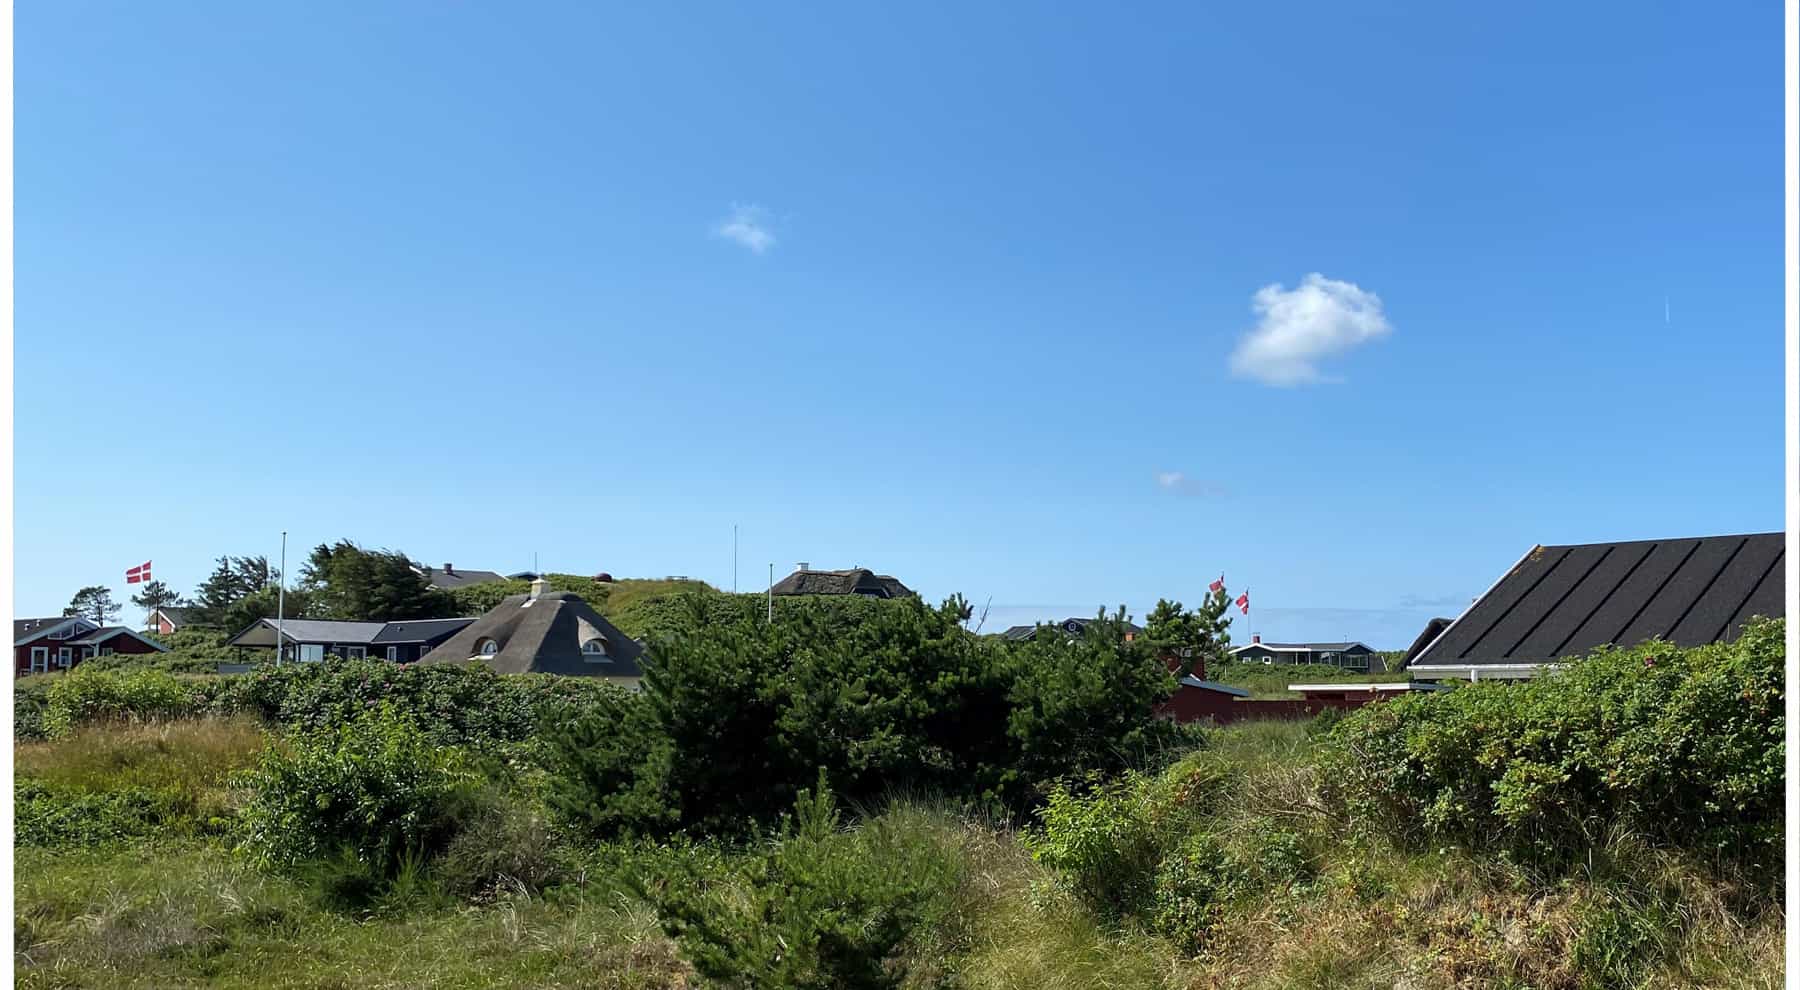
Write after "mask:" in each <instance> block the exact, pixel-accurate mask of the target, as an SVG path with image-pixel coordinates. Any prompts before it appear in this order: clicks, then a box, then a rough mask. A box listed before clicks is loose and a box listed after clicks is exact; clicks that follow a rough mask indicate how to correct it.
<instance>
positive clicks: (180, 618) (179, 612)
mask: <svg viewBox="0 0 1800 990" xmlns="http://www.w3.org/2000/svg"><path fill="white" fill-rule="evenodd" d="M199 611H200V610H199V609H197V608H195V607H193V606H192V605H164V606H163V607H162V608H159V609H157V610H156V614H157V615H160V616H162V617H163V618H165V619H168V620H169V624H170V625H171V626H174V627H175V628H177V629H179V628H181V627H182V626H187V625H192V624H193V623H194V618H195V614H196V613H197V612H199Z"/></svg>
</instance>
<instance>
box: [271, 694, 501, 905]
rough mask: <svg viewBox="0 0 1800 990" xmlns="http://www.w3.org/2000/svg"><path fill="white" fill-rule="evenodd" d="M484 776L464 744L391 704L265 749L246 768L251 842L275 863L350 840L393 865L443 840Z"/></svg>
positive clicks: (327, 851)
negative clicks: (434, 734) (449, 743)
mask: <svg viewBox="0 0 1800 990" xmlns="http://www.w3.org/2000/svg"><path fill="white" fill-rule="evenodd" d="M478 783H479V777H478V775H477V774H475V773H474V772H473V771H472V770H471V769H469V765H468V760H467V758H466V757H465V756H464V754H463V753H462V752H460V751H459V750H456V749H453V748H447V747H444V746H442V745H440V744H439V743H438V742H437V741H436V740H434V739H432V738H431V736H430V735H429V734H427V733H426V732H425V731H424V730H422V729H420V728H419V727H418V726H417V725H416V724H414V723H413V722H412V721H410V720H409V719H407V718H404V717H403V716H402V715H401V714H400V713H399V712H398V711H396V710H395V709H394V708H393V707H391V706H382V707H380V708H376V709H373V710H371V711H369V712H367V713H365V714H363V715H360V716H358V717H356V718H355V719H353V720H351V721H347V722H345V723H343V724H341V725H339V726H337V727H336V728H334V729H327V730H318V731H312V732H300V733H296V734H295V735H294V736H293V737H291V738H290V739H289V740H288V742H287V744H286V745H277V746H271V747H270V748H269V749H267V750H265V751H264V754H263V757H262V759H261V760H260V761H259V763H258V764H257V766H256V767H255V768H254V769H253V770H251V771H250V772H249V773H248V774H247V779H246V785H247V787H248V790H249V800H248V802H247V803H246V805H245V807H244V808H243V810H242V812H241V813H240V816H239V817H240V821H241V824H242V827H243V831H244V845H245V847H246V848H247V849H248V850H249V851H250V852H251V853H252V854H253V855H254V856H255V858H256V859H257V860H258V861H259V862H262V863H263V864H265V865H268V866H271V867H275V868H292V867H295V866H297V865H299V864H301V863H302V862H304V861H307V860H322V859H328V858H329V857H331V856H334V855H337V854H338V853H339V852H340V850H342V851H346V852H347V853H349V854H351V855H354V856H355V857H356V859H357V860H358V861H360V862H362V863H364V864H366V865H368V866H369V867H370V868H371V869H372V870H374V871H376V872H377V873H379V874H392V873H394V872H396V871H398V870H399V869H400V868H401V866H402V865H403V864H405V863H406V862H407V861H408V860H409V859H412V858H416V857H428V856H430V855H431V854H434V853H436V852H438V851H439V850H441V848H442V847H443V845H444V844H445V843H446V842H447V841H448V840H449V838H450V837H451V835H452V834H453V833H454V832H455V830H456V828H457V825H458V824H459V822H460V821H461V820H462V818H464V817H465V816H466V815H467V814H468V813H469V810H470V807H471V803H472V796H473V793H474V790H475V788H476V786H477V785H478Z"/></svg>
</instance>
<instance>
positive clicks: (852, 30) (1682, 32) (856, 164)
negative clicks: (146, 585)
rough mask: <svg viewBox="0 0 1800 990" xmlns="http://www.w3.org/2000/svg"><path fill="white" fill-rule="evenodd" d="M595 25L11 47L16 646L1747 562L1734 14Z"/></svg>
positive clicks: (1746, 371) (1760, 91) (1774, 130)
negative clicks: (212, 621) (597, 582)
mask: <svg viewBox="0 0 1800 990" xmlns="http://www.w3.org/2000/svg"><path fill="white" fill-rule="evenodd" d="M640 6H642V7H644V8H645V9H631V8H630V6H629V5H620V6H619V7H617V8H615V9H601V7H600V5H592V4H566V5H565V4H550V3H530V4H521V5H500V4H467V5H446V4H436V3H430V4H428V3H399V2H384V3H379V4H351V3H307V4H295V3H288V4H227V3H208V4H197V3H181V4H132V3H107V4H96V3H79V2H69V3H55V4H28V5H22V6H21V7H20V8H19V9H18V11H17V12H16V15H15V16H16V31H17V34H16V41H17V48H16V52H17V55H16V57H17V62H16V70H15V73H16V75H15V79H16V137H17V143H16V148H17V153H16V154H17V157H16V166H15V167H16V180H15V181H16V184H15V196H16V272H15V277H16V293H17V295H16V324H15V326H16V330H15V349H16V354H15V399H14V412H15V423H16V447H15V449H16V453H15V458H16V459H15V465H14V468H15V486H16V488H15V534H16V540H17V546H16V548H15V568H16V575H17V581H16V589H17V590H16V595H15V600H14V606H15V608H16V609H17V610H18V611H19V612H21V613H25V614H39V613H54V612H56V611H58V610H59V609H60V607H61V606H62V605H63V604H64V603H66V602H67V601H68V599H69V596H70V595H71V594H72V593H73V592H74V590H75V589H76V588H77V587H79V586H81V585H85V584H90V583H107V584H110V585H112V586H113V587H114V588H115V589H116V593H117V594H118V596H119V597H120V598H121V599H122V598H123V597H124V594H125V593H126V592H127V591H129V590H133V589H128V588H127V587H126V586H125V585H124V583H123V572H124V570H125V568H126V567H129V566H131V565H133V564H136V563H139V562H141V561H143V560H144V559H154V561H155V571H156V574H157V576H158V577H159V578H161V579H163V580H165V581H168V582H170V583H172V584H173V585H175V586H176V587H177V588H180V589H183V590H191V588H192V587H193V586H194V585H195V584H197V583H198V582H199V580H200V579H202V578H203V577H204V575H205V573H206V572H207V570H208V569H209V568H210V564H211V561H212V559H213V558H214V557H216V556H218V555H220V554H227V553H229V554H245V553H268V554H270V555H271V556H273V555H274V554H275V553H276V552H277V550H278V547H279V533H280V531H281V530H283V529H286V530H287V531H288V532H289V534H290V547H291V548H294V551H293V553H292V554H291V556H292V557H297V556H298V555H299V554H300V553H302V552H303V551H304V549H305V548H306V547H308V546H310V545H312V544H316V543H319V542H322V541H327V540H335V539H337V538H340V537H348V538H351V539H354V540H357V541H358V542H361V543H363V544H364V545H367V546H379V547H388V548H393V549H399V550H403V551H405V552H406V553H408V554H410V555H412V556H413V557H415V558H416V559H420V560H423V561H426V562H432V563H442V562H445V561H450V562H454V563H456V564H459V565H461V566H464V567H478V568H488V569H497V570H517V569H524V568H526V567H527V566H529V564H530V562H531V559H532V554H533V552H536V553H537V554H538V557H539V560H540V561H541V563H542V565H543V566H544V568H546V569H551V570H569V571H576V572H593V571H599V570H607V571H610V572H612V573H613V574H616V575H663V574H689V575H693V576H696V577H701V578H704V579H706V580H709V581H712V582H714V583H715V584H721V585H724V586H729V585H730V583H731V580H732V574H731V559H732V557H731V550H732V547H731V531H732V525H733V524H734V523H736V524H739V525H740V527H741V538H740V549H739V560H740V561H741V563H740V567H739V575H738V581H739V585H740V586H741V587H743V588H745V589H751V588H760V587H762V585H763V584H764V583H765V581H766V579H767V567H768V564H769V562H774V563H775V565H776V571H777V574H780V573H783V572H784V571H785V570H786V569H788V568H789V567H791V565H792V564H793V563H794V562H795V561H801V560H805V561H810V562H812V563H813V564H814V565H816V566H828V567H847V566H851V565H859V564H860V565H865V566H870V567H874V568H876V569H878V570H881V571H884V572H889V573H892V574H895V575H897V576H899V577H900V578H902V579H903V580H905V581H906V582H908V583H909V584H911V585H912V586H914V587H916V588H918V589H920V590H921V591H922V592H924V593H925V594H926V595H928V596H931V597H934V598H935V597H940V596H943V595H947V594H949V593H952V592H957V591H960V592H962V593H964V594H965V595H967V596H968V597H969V598H971V599H972V600H973V601H974V602H975V603H976V605H977V607H980V606H981V605H982V604H983V603H985V602H989V601H991V603H992V609H993V611H992V614H991V616H990V619H989V622H990V624H993V625H1004V624H1010V623H1012V622H1017V621H1028V620H1030V619H1034V618H1049V617H1060V616H1062V615H1066V614H1090V613H1092V612H1093V611H1094V610H1095V609H1096V608H1097V607H1099V606H1100V605H1101V604H1103V603H1104V604H1108V605H1117V604H1125V605H1127V606H1128V607H1129V608H1130V609H1131V610H1132V611H1133V612H1134V613H1136V614H1139V615H1141V614H1142V613H1143V612H1144V611H1146V610H1147V609H1148V607H1149V606H1150V605H1151V604H1153V603H1154V601H1155V600H1156V598H1157V597H1158V596H1170V597H1176V598H1181V599H1183V600H1186V601H1190V602H1191V601H1193V600H1194V599H1195V598H1197V597H1198V596H1199V594H1200V593H1201V592H1202V590H1203V588H1204V585H1205V584H1206V582H1207V581H1209V580H1210V579H1212V578H1213V577H1216V576H1217V575H1218V574H1219V573H1220V572H1224V573H1225V575H1226V577H1227V579H1228V582H1229V583H1230V585H1231V586H1232V587H1233V589H1234V590H1239V589H1242V588H1243V587H1246V586H1247V587H1249V588H1250V590H1251V596H1252V601H1253V611H1252V614H1251V616H1250V618H1249V619H1248V620H1243V619H1240V620H1239V622H1238V625H1237V627H1235V628H1234V633H1236V635H1237V638H1238V639H1240V640H1248V638H1249V634H1250V633H1251V632H1252V631H1256V632H1261V633H1262V634H1263V635H1264V636H1265V638H1270V639H1301V638H1333V639H1335V638H1338V637H1349V638H1354V639H1362V640H1364V641H1366V642H1369V643H1370V644H1371V645H1374V646H1377V647H1398V646H1404V645H1405V644H1406V643H1407V642H1408V641H1409V640H1410V639H1411V638H1412V636H1413V635H1414V634H1415V633H1416V632H1417V631H1418V629H1419V627H1420V626H1421V625H1422V623H1423V621H1424V620H1425V619H1426V618H1427V617H1429V616H1431V615H1433V614H1455V613H1456V611H1457V610H1459V609H1460V607H1461V606H1462V605H1463V604H1466V603H1467V601H1468V600H1469V599H1470V598H1471V597H1473V596H1475V595H1477V594H1479V593H1480V592H1481V591H1482V590H1483V589H1485V588H1486V587H1487V586H1488V584H1489V583H1491V582H1492V581H1493V580H1494V579H1495V578H1497V577H1498V576H1499V574H1500V573H1501V572H1502V571H1503V570H1505V569H1506V568H1507V567H1508V566H1509V565H1511V564H1512V563H1513V561H1514V560H1516V559H1517V558H1518V557H1519V555H1520V554H1521V553H1522V552H1524V551H1525V550H1526V549H1527V548H1528V547H1530V546H1531V545H1532V544H1534V543H1540V542H1541V543H1566V542H1588V541H1597V540H1610V539H1634V538H1653V537H1667V536H1676V535H1701V534H1711V533H1726V532H1746V531H1763V530H1774V529H1779V528H1780V527H1781V525H1782V510H1783V488H1782V485H1783V481H1782V478H1783V475H1782V409H1781V401H1782V387H1781V386H1782V370H1781V354H1782V320H1781V309H1780V307H1781V299H1782V286H1783V272H1782V250H1781V240H1780V237H1781V209H1780V207H1781V201H1782V200H1781V197H1782V185H1781V169H1782V154H1781V133H1782V128H1781V120H1780V114H1781V88H1780V86H1781V58H1780V56H1781V44H1782V43H1781V11H1780V8H1779V5H1770V4H1720V5H1709V6H1706V7H1704V8H1700V7H1696V8H1690V9H1687V10H1675V9H1671V8H1667V7H1663V6H1658V5H1651V6H1645V5H1641V4H1632V5H1626V4H1617V5H1573V6H1571V5H1552V4H1528V5H1500V6H1493V5H1490V6H1489V7H1486V8H1482V9H1475V8H1473V7H1471V6H1470V5H1464V4H1454V5H1447V4H1426V3H1420V4H1410V5H1394V4H1380V3H1375V4H1358V5H1352V6H1353V7H1354V9H1347V7H1346V5H1342V4H1279V5H1278V4H1268V5H1236V6H1235V7H1232V8H1230V9H1217V10H1207V9H1201V5H1191V4H1188V5H1168V6H1165V7H1144V8H1140V9H1138V10H1135V11H1132V12H1130V13H1129V14H1128V13H1126V12H1124V11H1123V10H1121V9H1120V8H1117V7H1114V6H1105V5H1093V6H1090V7H1087V8H1083V9H1056V10H1052V9H1049V8H1048V7H1045V6H1044V5H1019V6H1003V5H964V4H907V5H902V6H899V7H894V6H891V5H890V6H888V7H887V8H885V9H884V8H882V7H877V6H875V5H846V6H844V7H842V8H840V9H836V10H830V11H821V10H819V9H816V8H815V9H802V8H800V7H798V6H795V7H784V8H776V7H773V6H768V5H755V6H751V5H742V6H723V5H721V6H712V5H702V4H692V5H682V6H681V7H680V9H679V10H677V9H673V8H670V9H663V8H665V7H668V5H640ZM972 6H979V8H980V9H975V10H971V9H966V8H969V7H972ZM651 8H655V9H651ZM1315 274H1316V276H1318V277H1317V278H1311V279H1309V276H1313V275H1315ZM1259 303H1260V305H1259Z"/></svg>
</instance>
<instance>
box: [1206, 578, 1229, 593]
mask: <svg viewBox="0 0 1800 990" xmlns="http://www.w3.org/2000/svg"><path fill="white" fill-rule="evenodd" d="M1206 590H1207V591H1224V590H1225V575H1223V574H1221V575H1219V579H1218V580H1217V581H1214V582H1213V583H1211V584H1209V585H1207V586H1206Z"/></svg>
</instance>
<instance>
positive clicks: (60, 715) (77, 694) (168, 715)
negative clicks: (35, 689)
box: [43, 667, 200, 736]
mask: <svg viewBox="0 0 1800 990" xmlns="http://www.w3.org/2000/svg"><path fill="white" fill-rule="evenodd" d="M199 704H200V690H199V688H198V687H197V685H196V684H195V682H193V681H191V680H187V679H184V678H180V677H177V676H175V675H172V674H167V673H163V672H162V671H156V670H145V669H137V670H126V671H119V672H117V673H107V672H104V671H90V670H86V669H84V668H81V667H77V668H76V669H75V670H73V671H70V672H69V673H67V674H64V675H61V676H58V677H54V678H52V679H51V683H50V688H49V692H48V695H47V697H46V702H45V708H44V721H43V725H44V730H45V732H46V733H47V734H49V735H52V736H55V735H61V734H63V733H66V732H68V731H69V730H70V729H73V728H74V727H76V726H79V725H87V724H90V723H94V722H113V721H132V722H138V721H167V720H169V719H175V718H182V717H185V716H188V715H192V714H194V713H195V711H196V709H197V706H198V705H199Z"/></svg>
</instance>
